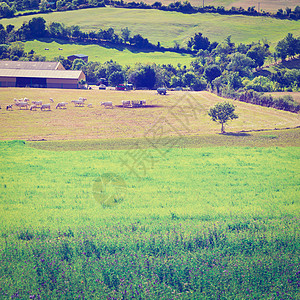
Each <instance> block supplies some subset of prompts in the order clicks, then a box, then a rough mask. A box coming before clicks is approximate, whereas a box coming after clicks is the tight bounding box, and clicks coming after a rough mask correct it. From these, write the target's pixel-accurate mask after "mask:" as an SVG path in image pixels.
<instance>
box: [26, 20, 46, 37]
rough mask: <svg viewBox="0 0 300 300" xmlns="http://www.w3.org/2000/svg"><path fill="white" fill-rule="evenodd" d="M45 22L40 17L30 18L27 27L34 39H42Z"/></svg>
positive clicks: (44, 31)
mask: <svg viewBox="0 0 300 300" xmlns="http://www.w3.org/2000/svg"><path fill="white" fill-rule="evenodd" d="M45 24H46V21H45V19H44V18H42V17H38V18H32V19H31V20H30V21H29V23H28V25H29V28H30V33H31V36H32V37H34V38H36V37H43V36H44V35H45V34H46V25H45Z"/></svg>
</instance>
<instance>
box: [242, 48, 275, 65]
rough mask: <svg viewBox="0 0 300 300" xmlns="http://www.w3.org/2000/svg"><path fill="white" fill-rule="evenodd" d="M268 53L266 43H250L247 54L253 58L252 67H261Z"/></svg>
mask: <svg viewBox="0 0 300 300" xmlns="http://www.w3.org/2000/svg"><path fill="white" fill-rule="evenodd" d="M269 55H270V51H269V48H268V47H267V46H266V45H261V44H260V43H258V44H255V45H252V46H251V48H250V49H249V51H248V52H247V56H248V57H250V58H251V59H253V62H254V64H253V67H255V68H257V67H262V66H263V64H264V62H265V59H266V58H267V57H268V56H269Z"/></svg>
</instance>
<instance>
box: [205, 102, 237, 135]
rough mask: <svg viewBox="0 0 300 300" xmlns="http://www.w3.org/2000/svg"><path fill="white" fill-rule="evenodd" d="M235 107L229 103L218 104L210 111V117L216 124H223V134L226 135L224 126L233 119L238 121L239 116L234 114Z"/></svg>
mask: <svg viewBox="0 0 300 300" xmlns="http://www.w3.org/2000/svg"><path fill="white" fill-rule="evenodd" d="M234 111H235V106H234V105H233V104H231V103H229V102H222V103H217V104H216V105H215V106H214V107H211V108H210V109H209V112H208V115H209V116H210V117H211V119H212V120H213V121H214V122H217V123H220V124H221V133H225V130H224V125H225V124H226V123H227V122H228V121H229V120H233V119H237V118H238V115H236V114H235V113H234Z"/></svg>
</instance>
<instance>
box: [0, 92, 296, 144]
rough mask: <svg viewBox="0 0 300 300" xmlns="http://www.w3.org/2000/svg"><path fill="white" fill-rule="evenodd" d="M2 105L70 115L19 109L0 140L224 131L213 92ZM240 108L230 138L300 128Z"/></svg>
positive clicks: (37, 95)
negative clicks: (61, 105)
mask: <svg viewBox="0 0 300 300" xmlns="http://www.w3.org/2000/svg"><path fill="white" fill-rule="evenodd" d="M0 95H1V98H0V105H1V106H2V108H4V107H5V105H7V104H10V103H12V102H13V99H14V98H18V99H19V98H23V97H27V98H29V99H30V100H42V101H43V102H44V103H49V98H50V97H51V98H53V99H54V101H55V103H57V102H61V101H66V102H69V104H68V108H67V109H66V110H60V109H58V110H56V109H55V103H54V104H53V105H52V111H44V112H43V111H40V110H38V111H26V110H19V109H18V108H16V107H14V110H13V111H6V110H4V109H2V110H1V111H0V128H1V129H0V139H2V140H11V139H24V140H36V139H46V140H62V139H76V140H77V139H98V138H99V139H111V138H117V139H120V138H143V137H145V136H146V137H149V136H153V135H154V134H155V132H156V131H157V130H159V132H161V130H162V133H161V135H162V136H173V137H174V136H175V137H178V136H185V135H186V136H192V135H201V134H215V133H219V132H220V126H219V125H218V124H215V123H214V122H212V121H210V119H209V117H208V115H207V110H208V109H209V107H211V106H213V105H214V104H216V103H217V102H220V101H224V99H222V98H220V97H217V96H216V95H213V94H210V93H208V92H193V93H189V94H185V93H184V92H169V94H168V95H167V96H159V95H157V94H156V91H130V92H121V91H99V90H59V89H56V90H55V89H53V90H52V89H25V88H24V89H23V88H19V89H17V88H12V89H10V88H3V89H1V90H0ZM79 96H81V97H86V98H87V99H88V100H87V103H92V104H93V108H88V107H74V105H73V103H70V102H71V100H74V99H78V97H79ZM122 100H146V102H147V105H148V107H144V108H123V107H117V105H119V106H120V105H121V101H122ZM101 101H112V102H113V104H114V105H115V106H116V107H115V108H114V109H105V108H104V107H103V106H100V103H101ZM232 102H233V103H234V104H235V105H236V106H237V113H238V115H239V116H240V117H239V119H237V120H234V121H233V122H231V123H229V124H228V126H227V128H226V129H227V131H228V132H237V131H241V130H257V129H274V128H286V127H295V126H299V125H300V120H299V115H297V114H294V113H290V112H285V111H279V110H276V109H273V108H266V107H261V106H256V105H251V104H247V103H243V102H237V101H232Z"/></svg>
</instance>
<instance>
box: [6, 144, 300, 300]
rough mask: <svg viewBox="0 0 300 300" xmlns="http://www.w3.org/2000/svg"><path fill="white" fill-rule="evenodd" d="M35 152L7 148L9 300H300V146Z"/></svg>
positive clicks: (15, 146) (23, 146)
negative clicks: (120, 189) (121, 185)
mask: <svg viewBox="0 0 300 300" xmlns="http://www.w3.org/2000/svg"><path fill="white" fill-rule="evenodd" d="M30 146H31V143H26V144H25V143H23V142H21V141H9V142H1V143H0V152H1V156H0V157H1V158H0V161H1V163H0V172H1V185H0V206H1V209H0V214H1V218H0V220H1V221H0V222H1V227H0V228H1V230H0V245H1V253H0V257H1V258H0V259H1V264H0V274H1V276H0V286H1V290H0V295H1V298H2V299H8V298H9V299H10V298H13V299H28V298H30V297H31V298H33V299H40V298H41V299H75V298H79V299H83V298H85V299H131V298H134V299H171V298H172V299H174V298H176V299H279V298H280V299H297V295H299V294H298V292H297V291H298V287H297V270H298V269H299V223H298V219H299V176H298V174H299V164H298V161H299V154H300V153H299V148H293V147H286V148H279V147H272V148H256V147H214V148H211V147H204V148H199V149H194V148H182V149H167V148H158V149H154V148H149V149H147V152H142V150H137V151H135V152H134V155H135V156H136V157H140V156H138V155H139V154H141V153H142V155H143V158H142V160H141V161H140V163H137V164H136V163H135V160H134V159H133V161H132V154H133V153H132V151H129V150H113V151H112V150H101V151H96V150H90V151H75V152H74V151H71V152H70V151H47V150H41V149H35V148H31V147H30ZM166 150H169V151H168V152H166ZM145 155H146V156H145ZM124 159H126V160H129V161H130V163H132V164H133V168H128V167H127V166H126V165H124V164H123V163H122V160H124ZM152 159H153V160H154V161H155V163H154V164H153V165H152V163H151V160H152ZM108 172H109V173H114V174H117V175H118V176H121V177H122V178H123V179H124V180H125V182H126V186H127V190H126V195H125V196H124V197H123V198H122V199H121V200H122V201H121V202H120V203H119V204H118V205H116V206H113V207H110V208H109V207H103V206H102V205H101V204H99V203H98V202H97V201H96V200H97V198H94V197H93V184H94V181H95V180H97V179H98V178H99V177H100V176H101V175H102V174H104V173H108ZM136 176H140V177H136ZM113 187H114V186H113ZM115 188H117V186H115ZM104 193H105V192H104ZM106 193H113V194H114V195H115V193H116V190H106ZM117 200H120V199H117ZM34 297H35V298H34Z"/></svg>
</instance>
